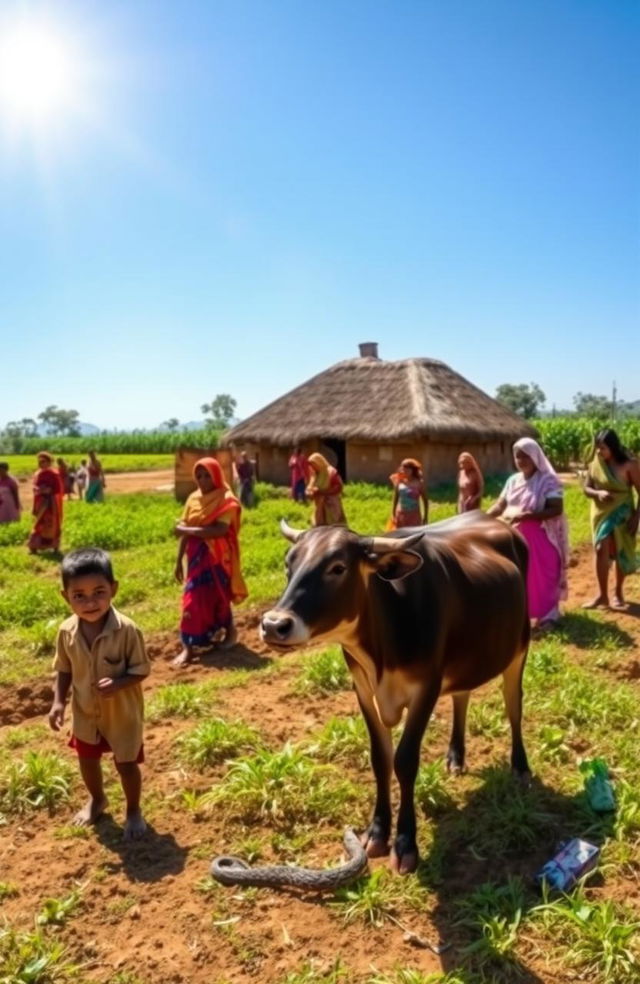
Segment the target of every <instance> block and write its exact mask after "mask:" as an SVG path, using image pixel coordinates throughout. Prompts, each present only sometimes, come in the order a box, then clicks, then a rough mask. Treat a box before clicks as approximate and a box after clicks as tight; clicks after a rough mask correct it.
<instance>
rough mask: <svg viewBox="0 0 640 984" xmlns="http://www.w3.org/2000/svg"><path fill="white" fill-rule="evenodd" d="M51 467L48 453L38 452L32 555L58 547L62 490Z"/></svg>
mask: <svg viewBox="0 0 640 984" xmlns="http://www.w3.org/2000/svg"><path fill="white" fill-rule="evenodd" d="M52 465H53V458H52V457H51V455H50V454H49V452H48V451H41V452H40V454H39V455H38V471H37V472H36V473H35V475H34V477H33V516H34V523H33V527H32V530H31V536H30V537H29V541H28V547H29V551H30V552H31V553H37V551H38V550H59V548H60V536H61V534H62V503H63V501H64V491H63V488H62V482H61V481H60V476H59V475H58V473H57V471H54V469H53V468H52Z"/></svg>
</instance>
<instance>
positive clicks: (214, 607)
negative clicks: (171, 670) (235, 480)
mask: <svg viewBox="0 0 640 984" xmlns="http://www.w3.org/2000/svg"><path fill="white" fill-rule="evenodd" d="M193 474H194V478H195V480H196V484H197V486H198V488H197V489H196V491H195V492H192V493H191V495H190V496H189V498H188V499H187V501H186V504H185V507H184V512H183V513H182V518H181V519H180V521H179V522H178V523H177V524H176V527H175V534H176V536H178V537H180V546H179V548H178V557H177V560H176V570H175V576H176V580H177V581H178V582H179V583H180V584H182V583H184V590H183V594H182V620H181V622H180V638H181V640H182V644H183V649H182V652H181V653H180V655H179V656H177V657H176V659H175V660H174V665H176V666H186V665H187V663H190V662H191V661H192V660H193V658H194V649H195V648H196V647H198V648H206V649H211V647H212V646H213V645H215V644H216V643H217V642H218V641H219V638H218V637H220V636H221V635H222V636H223V639H222V640H221V641H222V644H223V645H224V647H225V648H226V647H229V646H232V645H234V643H235V641H236V638H237V636H236V630H235V626H234V624H233V616H232V614H231V604H232V603H234V604H237V603H238V602H240V601H242V600H243V599H244V598H246V597H247V588H246V585H245V583H244V579H243V577H242V572H241V570H240V549H239V545H238V531H239V529H240V514H241V511H242V509H241V506H240V503H239V501H238V500H237V499H236V497H235V495H234V494H233V492H232V491H231V489H230V488H229V486H228V485H227V483H226V482H225V480H224V475H223V473H222V468H221V467H220V464H219V462H217V461H216V459H215V458H201V459H200V460H199V461H197V462H196V465H195V468H194V470H193ZM185 555H186V558H187V570H186V574H185V572H184V565H183V560H184V557H185Z"/></svg>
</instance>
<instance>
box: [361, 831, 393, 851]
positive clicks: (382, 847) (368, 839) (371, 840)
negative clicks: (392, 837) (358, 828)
mask: <svg viewBox="0 0 640 984" xmlns="http://www.w3.org/2000/svg"><path fill="white" fill-rule="evenodd" d="M360 843H361V844H362V846H363V847H364V849H365V851H366V854H367V857H368V858H386V857H387V856H388V854H389V851H390V850H391V845H390V844H389V841H388V839H386V838H385V837H380V836H376V835H375V834H373V833H372V832H371V831H370V830H367V831H366V832H365V833H364V834H363V835H362V837H361V838H360Z"/></svg>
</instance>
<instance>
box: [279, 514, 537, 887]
mask: <svg viewBox="0 0 640 984" xmlns="http://www.w3.org/2000/svg"><path fill="white" fill-rule="evenodd" d="M281 528H282V532H283V534H284V535H285V536H286V537H287V538H288V539H289V540H290V541H291V542H292V543H293V544H294V546H293V548H292V549H291V550H290V551H289V553H288V554H287V558H286V564H287V571H288V583H287V587H286V589H285V591H284V593H283V595H282V597H281V598H280V600H279V601H278V603H277V605H276V606H275V608H274V609H272V610H271V611H269V612H267V613H266V614H265V615H264V616H263V618H262V623H261V634H262V638H263V639H264V641H265V642H267V643H269V645H271V646H272V647H274V648H275V649H278V650H280V651H284V650H288V649H294V648H296V647H299V646H301V645H303V644H305V643H307V642H310V641H313V642H338V643H340V644H341V646H342V647H343V652H344V655H345V658H346V661H347V664H348V666H349V670H350V671H351V675H352V677H353V681H354V685H355V690H356V694H357V697H358V702H359V704H360V709H361V710H362V713H363V715H364V719H365V721H366V723H367V727H368V729H369V735H370V739H371V763H372V766H373V771H374V774H375V778H376V784H377V798H376V804H375V809H374V812H373V818H372V821H371V824H370V826H369V828H368V830H367V832H366V834H365V835H364V838H363V843H365V844H366V848H367V852H368V854H369V856H371V857H377V856H380V855H383V854H388V853H389V849H390V845H389V839H390V834H391V802H390V788H389V787H390V781H391V770H392V768H393V769H394V770H395V774H396V776H397V778H398V782H399V784H400V793H401V796H400V809H399V813H398V825H397V831H396V838H395V842H394V848H393V852H392V859H391V863H392V866H393V867H394V868H396V870H398V871H399V872H400V873H402V874H406V873H408V872H410V871H413V870H415V868H416V866H417V864H418V848H417V844H416V817H415V807H414V785H415V780H416V775H417V773H418V766H419V760H420V744H421V741H422V736H423V734H424V731H425V728H426V726H427V723H428V721H429V718H430V716H431V712H432V711H433V708H434V706H435V703H436V701H437V700H438V697H439V696H440V695H442V694H451V695H452V698H453V709H454V716H453V730H452V732H451V741H450V745H449V750H448V755H447V764H448V767H449V769H450V770H451V771H459V770H460V769H462V768H463V766H464V752H465V749H464V733H465V720H466V713H467V704H468V701H469V691H471V690H474V689H475V688H476V687H480V686H481V685H482V684H483V683H486V682H487V681H488V680H491V679H492V678H493V677H495V676H497V675H498V674H499V673H501V674H502V677H503V690H504V698H505V703H506V707H507V714H508V717H509V722H510V725H511V735H512V746H511V764H512V766H513V769H514V770H515V772H517V773H518V774H520V775H526V774H528V771H529V766H528V764H527V756H526V753H525V750H524V745H523V743H522V735H521V718H522V673H523V670H524V663H525V659H526V654H527V649H528V645H529V618H528V614H527V596H526V585H525V581H526V570H527V546H526V543H525V541H524V540H523V538H522V537H521V536H520V535H519V534H518V533H517V532H516V531H514V530H512V529H511V528H510V527H509V526H506V525H505V524H504V523H502V522H500V521H499V520H495V519H490V518H489V517H487V516H486V515H484V514H483V513H480V512H477V511H476V512H470V513H465V514H463V515H461V516H457V517H455V518H454V519H448V520H445V521H444V522H441V523H435V524H433V525H432V526H428V527H422V528H419V529H417V530H411V529H409V530H402V531H395V532H394V533H392V534H388V535H385V536H382V537H361V536H358V535H357V534H356V533H353V532H351V531H350V530H348V529H345V528H344V527H337V526H322V527H316V528H315V529H312V530H306V531H297V530H293V529H291V528H290V527H289V526H287V524H286V523H284V522H283V523H282V524H281ZM405 709H406V711H407V715H406V722H405V726H404V730H403V733H402V737H401V739H400V741H399V743H398V747H397V749H396V751H395V756H394V750H393V745H392V741H391V728H393V727H394V726H395V725H397V724H398V723H399V721H400V719H401V717H402V714H403V712H404V710H405Z"/></svg>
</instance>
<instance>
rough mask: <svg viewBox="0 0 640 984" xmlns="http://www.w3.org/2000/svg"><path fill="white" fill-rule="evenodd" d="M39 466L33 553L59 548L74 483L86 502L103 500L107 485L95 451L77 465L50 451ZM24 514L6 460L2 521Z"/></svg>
mask: <svg viewBox="0 0 640 984" xmlns="http://www.w3.org/2000/svg"><path fill="white" fill-rule="evenodd" d="M37 462H38V468H37V470H36V472H35V474H34V476H33V507H32V515H33V524H32V527H31V533H30V534H29V539H28V541H27V546H28V547H29V550H30V552H31V553H38V552H39V551H41V550H53V551H58V550H59V549H60V538H61V536H62V519H63V512H64V508H63V504H64V498H65V496H66V497H67V498H68V499H71V498H72V496H73V489H74V485H75V486H76V487H77V490H78V497H79V498H80V499H84V500H85V502H90V503H91V502H103V501H104V489H105V485H106V481H105V477H104V472H103V470H102V464H101V463H100V461H99V459H98V458H97V456H96V453H95V451H90V452H89V459H88V461H87V460H83V461H82V462H81V464H80V465H79V466H78V467H77V468H75V469H74V468H70V467H69V466H67V464H66V462H65V460H64V458H57V459H56V460H55V461H54V458H53V455H51V454H50V453H49V452H48V451H41V452H40V453H39V454H38V456H37ZM21 513H22V505H21V502H20V487H19V485H18V482H17V481H16V479H15V478H13V477H12V476H11V475H10V474H9V465H8V463H7V462H4V461H3V462H0V523H17V522H18V521H19V519H20V516H21Z"/></svg>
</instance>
